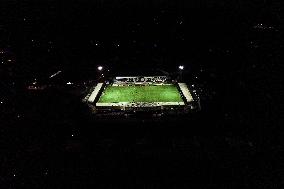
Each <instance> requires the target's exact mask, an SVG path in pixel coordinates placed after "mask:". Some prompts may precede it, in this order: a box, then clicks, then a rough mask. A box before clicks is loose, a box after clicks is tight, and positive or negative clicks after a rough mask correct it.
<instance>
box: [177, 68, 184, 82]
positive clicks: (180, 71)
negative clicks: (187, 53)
mask: <svg viewBox="0 0 284 189" xmlns="http://www.w3.org/2000/svg"><path fill="white" fill-rule="evenodd" d="M178 69H179V77H180V80H182V73H183V70H184V65H179V66H178Z"/></svg>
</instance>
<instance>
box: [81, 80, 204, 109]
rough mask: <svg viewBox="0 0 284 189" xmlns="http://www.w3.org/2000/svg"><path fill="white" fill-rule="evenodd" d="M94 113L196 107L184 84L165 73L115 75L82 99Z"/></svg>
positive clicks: (196, 104)
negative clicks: (163, 74)
mask: <svg viewBox="0 0 284 189" xmlns="http://www.w3.org/2000/svg"><path fill="white" fill-rule="evenodd" d="M84 101H85V102H87V103H88V104H89V105H90V106H91V107H92V109H93V110H94V112H95V113H97V114H102V113H110V114H111V113H112V114H114V113H123V114H125V113H136V112H150V113H151V112H152V113H164V112H170V111H172V112H190V111H193V110H197V109H199V107H198V105H199V102H198V101H197V100H196V99H195V98H194V97H193V96H192V94H191V92H190V89H189V88H188V86H187V84H186V83H178V82H175V81H172V80H170V79H169V78H168V77H166V76H132V77H115V78H114V79H112V81H108V82H102V83H97V85H96V86H94V87H93V88H92V89H91V91H90V93H89V94H88V95H87V96H86V97H85V98H84Z"/></svg>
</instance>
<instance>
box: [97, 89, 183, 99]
mask: <svg viewBox="0 0 284 189" xmlns="http://www.w3.org/2000/svg"><path fill="white" fill-rule="evenodd" d="M98 102H99V103H117V102H183V100H182V98H181V96H180V93H179V91H178V89H177V87H176V86H174V85H158V86H156V85H150V86H140V85H136V86H107V87H106V88H105V90H104V91H103V94H102V95H101V97H100V99H99V101H98Z"/></svg>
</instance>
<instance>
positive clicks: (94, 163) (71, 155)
mask: <svg viewBox="0 0 284 189" xmlns="http://www.w3.org/2000/svg"><path fill="white" fill-rule="evenodd" d="M282 8H283V2H282V1H281V0H274V1H273V0H271V1H269V0H254V1H247V0H238V1H224V0H218V1H217V0H215V1H214V0H212V1H209V0H202V1H197V0H192V1H185V0H182V1H168V0H159V1H148V0H144V1H142V0H135V1H130V0H128V1H118V0H114V1H110V0H100V1H99V0H94V1H91V0H89V1H86V0H85V1H79V0H78V1H74V0H73V1H65V2H63V1H55V0H45V1H30V0H29V1H27V0H26V1H16V0H11V1H10V0H9V1H8V0H2V1H1V2H0V188H1V189H6V188H7V189H8V188H9V189H10V188H11V189H14V188H94V187H96V188H147V189H148V188H151V189H152V188H165V187H167V188H188V187H190V186H192V187H193V188H214V187H218V188H231V187H239V188H266V189H267V188H282V187H283V184H284V180H283V178H284V164H283V161H284V159H283V158H284V157H283V154H284V153H283V151H284V150H283V149H284V148H283V134H284V130H283V103H282V99H283V79H282V77H283V76H282V75H283V63H281V55H282V53H281V52H282V50H283V49H282V47H283V43H282V42H283V9H282ZM98 65H103V66H104V67H106V68H107V69H109V70H110V71H109V73H108V74H109V75H108V76H111V75H117V74H120V73H127V74H129V75H131V74H134V73H136V72H137V71H140V72H145V73H146V72H152V71H155V70H159V69H161V70H164V71H167V72H170V73H175V72H176V71H177V66H178V65H184V66H185V73H184V76H183V80H185V81H187V82H189V83H193V84H195V85H196V90H197V91H198V93H199V94H200V98H201V107H202V109H201V111H199V112H196V113H192V114H190V115H187V116H178V117H167V118H162V119H157V120H155V119H151V118H145V117H143V116H142V117H137V118H133V119H132V118H131V119H128V120H127V119H123V118H122V119H120V118H115V119H107V120H99V119H97V118H96V117H95V116H94V115H92V113H91V112H90V110H89V108H88V107H87V105H86V104H84V103H82V98H83V97H84V95H85V94H86V92H87V91H88V90H89V88H90V87H91V86H92V85H93V84H94V83H95V82H97V81H98V80H100V79H101V78H100V75H99V74H98V72H97V70H96V68H97V66H98ZM59 70H60V71H61V72H60V74H58V76H56V77H52V78H50V76H51V75H52V74H54V73H56V72H58V71H59ZM281 76H282V77H281ZM67 82H72V85H67V84H66V83H67ZM34 87H37V88H36V89H35V88H34Z"/></svg>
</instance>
